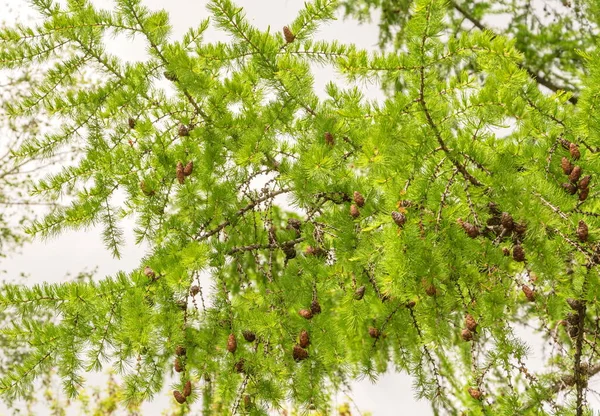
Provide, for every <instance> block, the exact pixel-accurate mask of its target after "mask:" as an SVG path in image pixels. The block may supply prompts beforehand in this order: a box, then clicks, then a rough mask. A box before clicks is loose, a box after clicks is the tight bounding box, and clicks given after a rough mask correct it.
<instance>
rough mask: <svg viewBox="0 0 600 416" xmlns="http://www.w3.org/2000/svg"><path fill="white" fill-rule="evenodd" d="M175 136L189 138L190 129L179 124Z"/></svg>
mask: <svg viewBox="0 0 600 416" xmlns="http://www.w3.org/2000/svg"><path fill="white" fill-rule="evenodd" d="M177 134H179V135H180V136H181V137H186V136H189V135H190V128H189V127H188V126H186V125H185V124H180V125H179V130H177Z"/></svg>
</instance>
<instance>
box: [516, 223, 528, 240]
mask: <svg viewBox="0 0 600 416" xmlns="http://www.w3.org/2000/svg"><path fill="white" fill-rule="evenodd" d="M526 231H527V223H525V222H518V223H516V224H515V233H517V235H518V236H519V237H523V236H524V235H525V232H526Z"/></svg>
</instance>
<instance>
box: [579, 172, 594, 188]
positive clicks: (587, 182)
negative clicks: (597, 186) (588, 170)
mask: <svg viewBox="0 0 600 416" xmlns="http://www.w3.org/2000/svg"><path fill="white" fill-rule="evenodd" d="M591 179H592V176H591V175H585V176H584V177H583V178H581V180H580V181H579V184H578V186H579V189H586V188H587V187H588V186H589V185H590V180H591Z"/></svg>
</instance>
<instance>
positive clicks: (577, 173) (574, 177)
mask: <svg viewBox="0 0 600 416" xmlns="http://www.w3.org/2000/svg"><path fill="white" fill-rule="evenodd" d="M581 172H582V171H581V166H575V167H574V168H573V170H572V171H571V174H570V175H569V180H570V181H571V183H576V182H577V181H578V180H579V177H580V176H581Z"/></svg>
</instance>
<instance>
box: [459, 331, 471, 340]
mask: <svg viewBox="0 0 600 416" xmlns="http://www.w3.org/2000/svg"><path fill="white" fill-rule="evenodd" d="M460 337H461V338H462V339H463V340H464V341H467V342H469V341H472V340H473V333H472V332H471V331H469V330H468V329H467V328H465V329H463V330H462V331H460Z"/></svg>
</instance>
